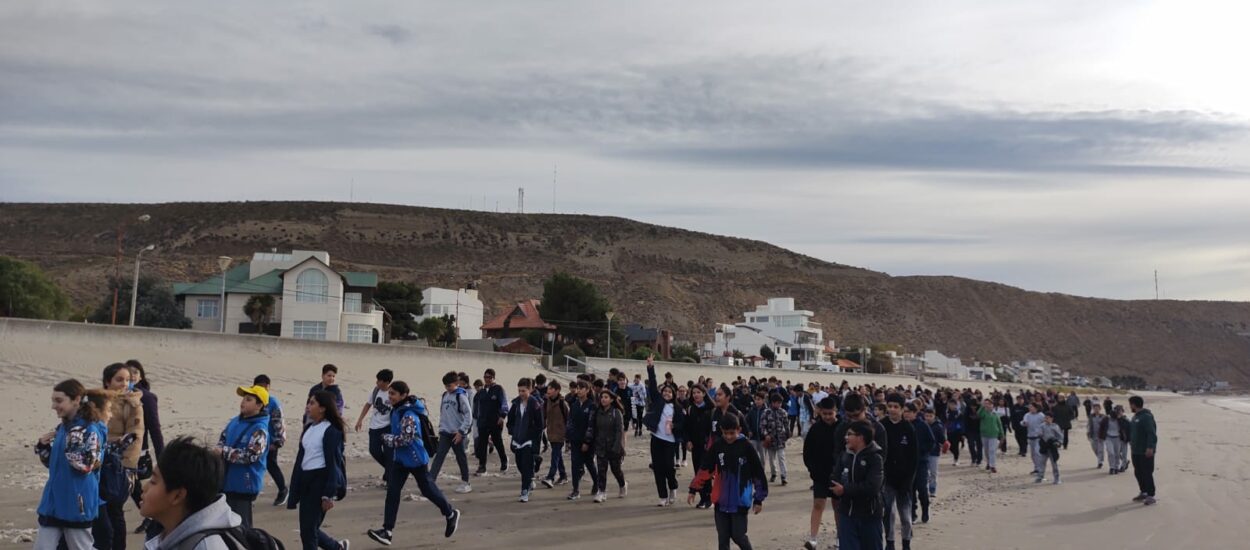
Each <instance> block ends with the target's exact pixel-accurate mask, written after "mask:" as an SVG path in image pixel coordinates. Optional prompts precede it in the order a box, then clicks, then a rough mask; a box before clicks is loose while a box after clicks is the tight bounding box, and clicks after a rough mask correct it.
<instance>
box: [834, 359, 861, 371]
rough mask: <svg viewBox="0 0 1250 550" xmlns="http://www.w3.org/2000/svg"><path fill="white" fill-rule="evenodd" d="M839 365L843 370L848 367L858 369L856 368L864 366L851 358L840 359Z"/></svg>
mask: <svg viewBox="0 0 1250 550" xmlns="http://www.w3.org/2000/svg"><path fill="white" fill-rule="evenodd" d="M837 365H838V368H839V369H843V370H847V369H849V370H856V369H863V368H864V367H861V366H860V365H859V363H856V362H854V361H851V360H850V359H838V362H837Z"/></svg>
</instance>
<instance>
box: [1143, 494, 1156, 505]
mask: <svg viewBox="0 0 1250 550" xmlns="http://www.w3.org/2000/svg"><path fill="white" fill-rule="evenodd" d="M1156 502H1158V501H1157V500H1155V497H1150V496H1148V497H1146V498H1144V499H1142V501H1141V503H1142V504H1143V505H1146V506H1150V505H1151V504H1154V503H1156Z"/></svg>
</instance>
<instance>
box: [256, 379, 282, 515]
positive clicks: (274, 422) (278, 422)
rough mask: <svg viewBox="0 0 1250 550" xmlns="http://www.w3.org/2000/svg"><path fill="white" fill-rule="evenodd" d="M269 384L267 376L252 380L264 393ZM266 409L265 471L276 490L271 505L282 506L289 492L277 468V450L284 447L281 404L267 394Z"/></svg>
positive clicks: (279, 469)
mask: <svg viewBox="0 0 1250 550" xmlns="http://www.w3.org/2000/svg"><path fill="white" fill-rule="evenodd" d="M270 383H271V382H270V380H269V376H268V375H264V374H258V375H256V378H254V379H252V385H253V386H260V387H262V388H265V391H266V392H268V391H269V385H270ZM266 409H267V410H268V411H269V456H268V457H267V458H266V459H265V469H266V470H268V471H269V477H272V478H273V484H274V485H275V486H276V487H277V488H278V498H275V499H274V500H273V505H274V506H283V505H285V504H286V497H287V496H288V495H289V492H288V491H287V486H286V477H285V476H283V475H282V468H281V467H280V466H278V449H281V448H282V446H283V445H286V424H285V423H283V421H282V403H280V402H279V401H278V397H277V396H275V395H273V393H270V394H269V405H268V406H267V407H266Z"/></svg>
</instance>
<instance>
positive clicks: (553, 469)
mask: <svg viewBox="0 0 1250 550" xmlns="http://www.w3.org/2000/svg"><path fill="white" fill-rule="evenodd" d="M560 389H561V387H560V382H559V381H558V380H552V381H551V382H548V383H547V399H546V400H544V401H543V421H544V422H546V423H547V440H548V441H549V442H550V443H551V466H549V467H548V468H549V469H548V470H547V476H546V477H544V478H543V479H542V483H543V486H545V487H547V488H548V489H550V488H552V487H554V486H556V485H564V484H565V483H568V480H569V475H568V473H567V472H566V471H565V469H564V442H565V440H566V439H567V437H568V435H567V434H566V432H565V427H566V426H567V425H568V422H569V411H570V407H569V402H568V400H567V399H565V398H564V396H563V395H560ZM557 474H558V475H559V476H560V478H559V479H556V475H557Z"/></svg>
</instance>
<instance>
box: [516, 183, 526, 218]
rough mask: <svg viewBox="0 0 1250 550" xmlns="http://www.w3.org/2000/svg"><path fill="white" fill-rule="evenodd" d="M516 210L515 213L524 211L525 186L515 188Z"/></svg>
mask: <svg viewBox="0 0 1250 550" xmlns="http://www.w3.org/2000/svg"><path fill="white" fill-rule="evenodd" d="M516 211H517V214H524V213H525V188H524V187H518V188H517V190H516Z"/></svg>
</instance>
